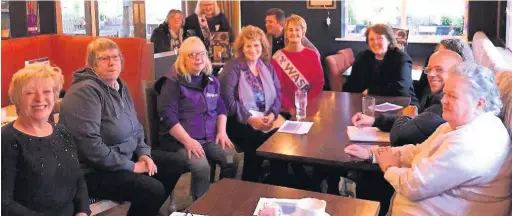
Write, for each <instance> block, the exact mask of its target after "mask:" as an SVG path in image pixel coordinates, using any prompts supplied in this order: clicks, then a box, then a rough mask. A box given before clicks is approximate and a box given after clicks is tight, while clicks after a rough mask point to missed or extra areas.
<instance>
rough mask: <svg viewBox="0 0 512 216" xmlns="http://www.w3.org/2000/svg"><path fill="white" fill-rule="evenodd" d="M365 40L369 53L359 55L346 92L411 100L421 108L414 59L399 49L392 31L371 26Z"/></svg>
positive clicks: (389, 28) (380, 25) (385, 26)
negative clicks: (413, 65) (401, 97)
mask: <svg viewBox="0 0 512 216" xmlns="http://www.w3.org/2000/svg"><path fill="white" fill-rule="evenodd" d="M365 37H366V43H367V44H368V47H369V50H366V51H363V52H361V53H359V54H358V55H357V56H356V60H355V61H354V64H353V65H352V73H351V74H350V76H349V77H348V78H347V83H345V85H343V91H345V92H354V93H363V94H369V95H378V96H391V97H396V96H405V97H411V104H412V105H416V106H418V99H417V98H416V95H415V94H414V88H413V85H412V78H411V73H412V72H411V70H412V60H411V57H409V55H407V54H406V53H404V52H403V51H402V50H400V49H399V48H398V47H397V43H396V38H395V34H394V33H393V29H391V27H389V26H388V25H385V24H376V25H373V26H370V27H368V29H367V30H366V32H365Z"/></svg>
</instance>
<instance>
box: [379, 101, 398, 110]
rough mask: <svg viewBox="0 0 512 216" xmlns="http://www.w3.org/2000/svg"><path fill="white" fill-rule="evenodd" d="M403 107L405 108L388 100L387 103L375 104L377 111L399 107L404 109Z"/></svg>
mask: <svg viewBox="0 0 512 216" xmlns="http://www.w3.org/2000/svg"><path fill="white" fill-rule="evenodd" d="M402 108H403V107H402V106H399V105H396V104H392V103H388V102H386V103H382V104H379V105H377V106H375V111H377V112H387V111H392V110H398V109H402Z"/></svg>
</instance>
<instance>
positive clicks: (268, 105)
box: [220, 25, 281, 181]
mask: <svg viewBox="0 0 512 216" xmlns="http://www.w3.org/2000/svg"><path fill="white" fill-rule="evenodd" d="M234 49H235V55H236V59H233V60H231V61H229V62H227V63H226V66H225V67H224V70H223V72H222V74H221V76H220V80H221V83H222V86H221V95H222V98H223V99H224V101H225V102H226V107H227V110H228V116H229V119H228V126H227V127H228V128H227V130H228V134H229V137H231V139H233V141H234V142H235V144H236V145H237V146H239V147H240V148H242V150H243V151H244V169H243V173H242V180H246V181H257V180H258V177H259V171H260V167H261V163H262V158H261V157H258V156H256V149H257V148H258V147H259V146H260V145H261V144H263V143H264V142H265V140H267V139H268V138H269V137H270V136H272V134H273V132H275V130H274V131H270V132H268V130H270V129H271V128H272V125H273V122H274V120H275V119H276V118H277V117H278V115H279V110H280V109H281V97H280V93H281V86H280V82H279V78H278V77H277V75H276V72H275V70H274V67H272V65H270V64H269V59H270V49H269V44H268V41H267V38H266V36H265V34H264V33H263V31H262V30H261V29H259V28H258V27H254V26H251V25H249V26H246V27H244V28H242V31H241V32H240V35H239V36H238V38H237V39H236V41H235V44H234ZM264 131H265V132H264Z"/></svg>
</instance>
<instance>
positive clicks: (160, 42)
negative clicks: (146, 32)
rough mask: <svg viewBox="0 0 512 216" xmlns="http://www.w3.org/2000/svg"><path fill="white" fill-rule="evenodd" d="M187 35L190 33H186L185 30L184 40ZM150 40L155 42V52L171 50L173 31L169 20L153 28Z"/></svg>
mask: <svg viewBox="0 0 512 216" xmlns="http://www.w3.org/2000/svg"><path fill="white" fill-rule="evenodd" d="M187 36H189V35H187V34H186V31H183V40H185V38H187ZM150 41H151V42H153V46H154V51H155V54H156V53H161V52H168V51H171V32H170V31H169V25H167V22H164V23H162V24H160V25H159V26H158V27H157V28H155V29H154V30H153V33H152V34H151V39H150Z"/></svg>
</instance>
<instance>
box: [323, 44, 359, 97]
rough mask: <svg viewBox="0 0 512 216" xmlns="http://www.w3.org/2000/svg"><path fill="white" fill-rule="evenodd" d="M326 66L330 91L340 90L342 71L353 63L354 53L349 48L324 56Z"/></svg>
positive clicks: (342, 80) (341, 86)
mask: <svg viewBox="0 0 512 216" xmlns="http://www.w3.org/2000/svg"><path fill="white" fill-rule="evenodd" d="M325 62H326V65H327V67H328V76H329V77H328V80H329V86H330V87H331V91H342V89H343V82H344V78H343V73H344V72H345V71H346V70H347V69H348V68H349V67H350V66H352V64H353V63H354V53H353V52H352V49H351V48H346V49H342V50H340V51H338V52H337V53H336V54H334V55H330V56H327V57H326V58H325Z"/></svg>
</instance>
